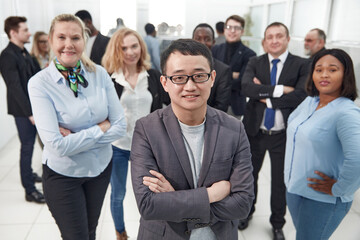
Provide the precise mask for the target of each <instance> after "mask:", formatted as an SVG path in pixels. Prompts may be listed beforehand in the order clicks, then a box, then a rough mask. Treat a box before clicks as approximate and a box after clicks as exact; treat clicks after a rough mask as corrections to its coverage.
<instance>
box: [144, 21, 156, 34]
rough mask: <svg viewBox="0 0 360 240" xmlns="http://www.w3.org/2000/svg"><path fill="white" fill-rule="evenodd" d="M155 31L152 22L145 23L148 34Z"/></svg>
mask: <svg viewBox="0 0 360 240" xmlns="http://www.w3.org/2000/svg"><path fill="white" fill-rule="evenodd" d="M154 31H155V26H154V25H153V24H151V23H147V24H146V25H145V32H146V34H147V35H149V34H152V33H153V32H154Z"/></svg>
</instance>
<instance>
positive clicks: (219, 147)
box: [130, 39, 253, 240]
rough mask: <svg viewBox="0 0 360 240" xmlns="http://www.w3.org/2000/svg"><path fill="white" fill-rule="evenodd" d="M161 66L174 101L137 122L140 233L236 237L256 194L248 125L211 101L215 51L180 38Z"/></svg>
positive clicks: (175, 238) (134, 172)
mask: <svg viewBox="0 0 360 240" xmlns="http://www.w3.org/2000/svg"><path fill="white" fill-rule="evenodd" d="M161 69H162V72H163V74H164V75H162V76H161V79H160V81H161V84H162V86H163V87H164V89H165V91H166V92H168V93H169V96H170V98H171V105H170V106H168V107H166V108H165V109H160V110H157V111H155V112H153V113H151V114H149V115H148V116H146V117H144V118H142V119H140V120H138V121H137V122H136V126H135V131H134V136H133V142H132V147H131V155H130V160H131V177H132V184H133V189H134V193H135V198H136V201H137V204H138V208H139V211H140V214H141V219H140V228H139V234H138V239H139V240H142V239H146V240H158V239H164V240H165V239H166V240H179V239H189V237H191V238H192V239H207V240H215V239H228V240H237V239H238V231H237V227H236V226H237V224H238V220H237V219H239V218H245V217H246V216H247V214H248V212H249V210H250V206H251V203H252V200H253V177H252V173H251V172H252V167H251V160H250V158H251V156H250V149H249V143H248V141H247V137H246V134H245V131H244V128H243V125H242V123H241V122H240V121H239V120H237V119H235V118H234V117H232V116H229V115H228V114H226V113H224V112H222V111H219V110H216V109H214V108H212V107H209V106H208V105H207V99H208V97H209V95H210V90H211V87H212V86H213V84H214V79H215V76H216V72H215V71H214V70H212V69H213V68H212V57H211V53H210V50H209V49H208V48H207V47H206V46H204V45H203V44H201V43H198V42H196V41H194V40H191V39H180V40H177V41H174V42H172V43H171V45H170V46H169V47H168V48H167V49H166V50H165V51H164V52H163V53H162V56H161Z"/></svg>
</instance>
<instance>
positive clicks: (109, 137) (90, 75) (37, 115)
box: [28, 62, 126, 177]
mask: <svg viewBox="0 0 360 240" xmlns="http://www.w3.org/2000/svg"><path fill="white" fill-rule="evenodd" d="M81 69H82V70H81V74H83V76H84V77H85V78H86V80H87V81H88V82H89V85H88V87H87V88H83V87H82V86H80V85H79V87H78V97H77V98H76V97H75V96H74V93H73V92H72V91H71V90H70V88H69V84H68V82H67V81H66V80H65V79H64V77H63V75H62V74H61V73H60V72H59V71H58V70H57V69H56V67H55V65H54V62H51V63H50V65H49V67H47V68H45V69H44V70H42V71H40V72H39V73H37V74H36V75H35V76H33V77H32V78H31V79H30V81H29V84H28V90H29V96H30V101H31V106H32V111H33V116H34V119H35V123H36V128H37V130H38V133H39V135H40V138H41V140H42V142H43V143H44V150H43V157H42V162H43V164H47V165H48V167H50V168H51V169H52V170H54V171H55V172H57V173H59V174H62V175H65V176H70V177H94V176H98V175H99V174H100V173H101V172H102V171H104V169H105V168H106V167H107V166H108V164H109V162H110V160H111V157H112V148H111V142H113V141H114V140H117V139H119V138H120V137H121V136H123V135H125V131H126V121H125V117H124V111H123V109H122V107H121V105H120V101H119V98H118V96H117V94H116V91H115V88H114V85H113V83H112V81H111V78H110V76H109V75H108V73H107V72H106V71H105V69H103V68H102V67H101V66H98V65H96V71H95V72H89V71H87V70H86V69H85V68H84V66H83V65H81ZM105 119H108V120H109V121H110V123H111V127H110V129H109V130H108V131H107V132H106V133H103V132H102V131H101V129H100V127H99V126H98V125H97V124H98V123H100V122H102V121H104V120H105ZM59 127H64V128H67V129H69V130H70V131H71V132H72V133H71V134H70V135H68V136H66V137H63V136H62V135H61V134H60V131H59Z"/></svg>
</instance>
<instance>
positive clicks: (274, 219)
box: [249, 132, 286, 229]
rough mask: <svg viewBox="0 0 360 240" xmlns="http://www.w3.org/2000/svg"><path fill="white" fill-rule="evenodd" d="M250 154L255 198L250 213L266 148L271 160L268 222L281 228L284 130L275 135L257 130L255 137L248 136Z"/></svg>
mask: <svg viewBox="0 0 360 240" xmlns="http://www.w3.org/2000/svg"><path fill="white" fill-rule="evenodd" d="M249 142H250V147H251V154H252V164H253V168H254V169H253V176H254V191H255V200H254V202H253V206H252V208H251V211H250V214H249V215H252V214H253V213H254V212H255V204H256V200H257V189H258V184H257V181H258V178H259V172H260V169H261V166H262V164H263V162H264V156H265V152H266V150H268V151H269V155H270V161H271V199H270V206H271V216H270V223H271V225H272V226H273V228H275V229H281V228H282V227H283V226H284V224H285V218H284V216H285V213H286V188H285V183H284V157H285V143H286V132H283V133H279V134H276V135H266V134H263V133H261V132H259V133H258V134H257V135H256V136H255V137H251V136H249Z"/></svg>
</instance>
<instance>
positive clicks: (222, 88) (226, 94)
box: [208, 64, 232, 112]
mask: <svg viewBox="0 0 360 240" xmlns="http://www.w3.org/2000/svg"><path fill="white" fill-rule="evenodd" d="M220 68H222V69H221V71H219V72H216V78H215V84H214V86H213V88H212V89H211V91H212V93H211V95H213V96H214V97H212V96H211V95H210V96H211V97H210V98H212V99H210V98H209V100H208V103H209V105H210V106H212V107H213V108H216V109H219V110H222V111H224V112H226V111H227V109H228V107H229V105H230V95H231V79H232V74H231V69H230V67H228V66H226V65H225V64H222V66H220ZM216 81H218V82H216Z"/></svg>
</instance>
